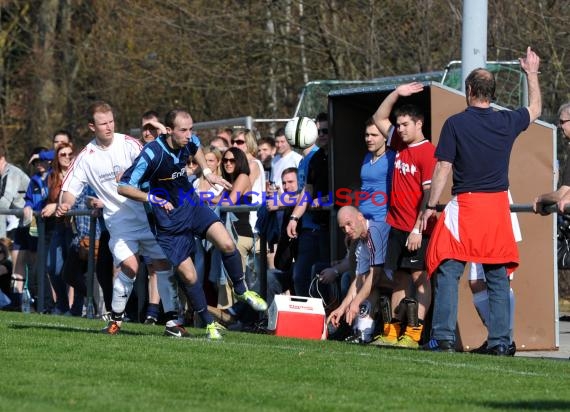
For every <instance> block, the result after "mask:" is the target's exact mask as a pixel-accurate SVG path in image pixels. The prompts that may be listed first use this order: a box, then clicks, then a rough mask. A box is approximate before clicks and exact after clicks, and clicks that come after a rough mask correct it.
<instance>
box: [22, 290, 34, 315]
mask: <svg viewBox="0 0 570 412" xmlns="http://www.w3.org/2000/svg"><path fill="white" fill-rule="evenodd" d="M31 309H32V297H31V296H30V291H29V290H28V288H27V287H24V291H23V292H22V313H30V312H31Z"/></svg>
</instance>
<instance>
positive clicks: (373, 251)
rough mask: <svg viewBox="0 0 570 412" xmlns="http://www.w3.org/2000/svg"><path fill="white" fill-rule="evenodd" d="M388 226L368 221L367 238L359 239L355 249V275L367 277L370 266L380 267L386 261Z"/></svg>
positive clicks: (383, 223) (384, 223)
mask: <svg viewBox="0 0 570 412" xmlns="http://www.w3.org/2000/svg"><path fill="white" fill-rule="evenodd" d="M389 233H390V225H389V224H388V223H386V222H374V221H372V220H369V221H368V238H367V239H366V240H364V239H360V240H359V242H358V246H357V247H356V252H355V253H356V274H357V275H367V274H368V273H369V272H370V267H372V266H382V265H383V264H384V262H385V259H386V250H387V248H388V235H389Z"/></svg>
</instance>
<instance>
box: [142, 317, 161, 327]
mask: <svg viewBox="0 0 570 412" xmlns="http://www.w3.org/2000/svg"><path fill="white" fill-rule="evenodd" d="M156 322H158V319H157V318H155V317H154V316H150V315H149V316H147V317H146V319H145V320H144V322H143V324H145V325H156Z"/></svg>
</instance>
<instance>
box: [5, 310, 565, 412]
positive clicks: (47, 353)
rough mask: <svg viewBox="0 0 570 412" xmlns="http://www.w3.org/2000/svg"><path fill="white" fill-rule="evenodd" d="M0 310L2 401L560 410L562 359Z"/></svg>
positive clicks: (126, 406) (149, 407)
mask: <svg viewBox="0 0 570 412" xmlns="http://www.w3.org/2000/svg"><path fill="white" fill-rule="evenodd" d="M102 326H103V323H102V322H101V321H93V320H88V319H77V318H66V317H59V316H45V315H43V316H42V315H36V314H31V315H23V314H19V313H7V312H0V354H1V355H0V356H1V369H0V370H1V372H2V373H1V379H2V382H1V385H0V410H2V411H66V410H75V411H90V410H93V411H104V412H110V411H138V412H140V411H161V410H168V411H190V410H196V411H232V412H233V411H252V410H258V411H384V410H388V411H395V410H397V411H401V410H409V411H434V412H436V411H456V412H457V411H467V410H469V411H471V410H474V411H476V410H495V411H498V410H508V411H524V410H547V411H555V410H560V411H562V410H569V409H570V387H569V380H568V377H569V376H570V362H569V361H556V360H549V359H531V358H496V357H487V356H477V355H470V354H460V353H457V354H444V353H425V352H418V351H410V350H397V349H380V348H377V347H369V346H359V345H348V344H345V343H341V342H323V341H306V340H296V339H284V338H278V337H274V336H267V335H254V334H245V333H235V332H234V333H231V332H228V333H227V334H226V335H225V340H224V341H223V342H209V341H206V340H205V339H204V338H203V336H204V331H203V330H192V332H193V333H194V334H195V335H196V336H197V337H196V338H192V339H172V338H166V337H163V336H162V332H163V328H162V327H160V326H145V325H141V324H126V325H125V326H124V328H123V331H122V332H121V334H120V335H118V336H106V335H103V334H100V333H99V332H98V331H99V329H100V328H101V327H102Z"/></svg>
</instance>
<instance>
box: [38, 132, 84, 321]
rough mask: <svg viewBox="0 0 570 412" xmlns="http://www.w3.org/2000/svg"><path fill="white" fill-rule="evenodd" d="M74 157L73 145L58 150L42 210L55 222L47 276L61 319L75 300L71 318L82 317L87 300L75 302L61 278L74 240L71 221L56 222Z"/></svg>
mask: <svg viewBox="0 0 570 412" xmlns="http://www.w3.org/2000/svg"><path fill="white" fill-rule="evenodd" d="M74 157H75V153H74V151H73V144H72V143H62V144H61V145H60V146H58V147H57V149H55V155H54V160H53V162H52V168H51V172H50V174H49V175H48V180H47V181H48V200H47V204H46V205H45V207H44V208H43V209H42V217H43V218H51V219H54V222H53V229H52V231H51V238H50V242H49V249H48V256H47V273H48V276H49V279H50V281H51V284H52V288H53V290H54V292H55V293H54V295H55V296H54V300H55V308H54V309H53V313H55V314H58V315H63V314H67V313H68V312H69V311H70V307H69V303H70V302H71V301H72V300H73V301H74V307H73V311H71V312H70V313H69V314H73V315H76V316H81V312H82V309H83V300H82V299H79V298H78V299H77V302H75V299H74V298H73V288H71V287H69V288H68V286H67V284H66V283H65V282H64V280H63V276H62V275H61V274H62V268H63V264H64V262H65V259H66V257H67V251H68V249H69V247H70V245H71V241H72V239H73V230H72V228H71V220H70V219H69V218H66V217H64V218H54V215H55V210H56V208H57V203H58V201H59V195H60V193H61V185H62V183H63V179H64V178H65V175H66V174H67V172H68V170H69V169H70V167H71V163H72V162H73V159H74ZM68 289H69V290H68ZM68 293H69V295H68ZM78 306H80V307H78Z"/></svg>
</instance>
